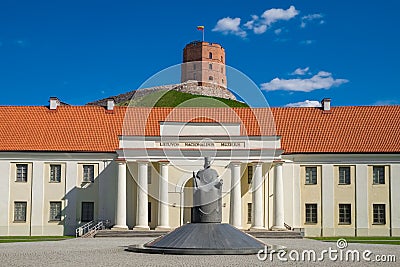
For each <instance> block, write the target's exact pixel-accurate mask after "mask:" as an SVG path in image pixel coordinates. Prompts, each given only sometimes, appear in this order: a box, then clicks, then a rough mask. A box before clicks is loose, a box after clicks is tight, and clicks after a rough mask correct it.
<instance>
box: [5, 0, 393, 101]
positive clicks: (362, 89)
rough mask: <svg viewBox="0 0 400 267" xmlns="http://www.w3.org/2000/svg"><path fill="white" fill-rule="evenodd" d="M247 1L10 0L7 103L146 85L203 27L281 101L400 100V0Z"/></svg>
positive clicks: (84, 97)
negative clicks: (329, 99) (235, 2)
mask: <svg viewBox="0 0 400 267" xmlns="http://www.w3.org/2000/svg"><path fill="white" fill-rule="evenodd" d="M238 3H240V4H234V1H225V0H220V1H201V2H194V1H175V2H172V1H151V0H148V1H140V2H139V1H119V0H114V1H101V0H100V1H74V0H71V1H60V0H52V1H22V0H21V1H18V0H2V1H1V2H0V90H1V98H0V105H46V104H47V101H48V98H49V97H50V96H57V97H59V98H60V99H61V100H62V101H65V102H67V103H70V104H74V105H81V104H85V103H87V102H90V101H93V100H96V99H99V98H104V97H107V96H110V95H115V94H119V93H123V92H126V91H130V90H133V89H136V88H138V87H139V86H140V85H141V84H142V83H143V82H144V81H146V80H147V79H148V78H149V77H150V76H152V75H153V74H155V73H157V72H158V71H160V70H162V69H164V68H166V67H168V66H171V65H174V64H178V63H180V61H181V60H182V49H183V47H184V46H185V44H187V43H189V42H190V41H193V40H197V39H201V33H200V32H199V31H197V30H196V26H197V25H204V26H205V36H206V41H210V42H218V43H220V44H222V45H223V47H224V48H225V50H226V54H227V58H226V61H227V64H228V65H230V66H232V67H234V68H236V69H238V70H240V71H242V72H243V73H245V74H246V75H248V76H249V77H250V78H251V79H252V80H253V81H254V82H255V83H256V84H257V85H258V86H260V88H262V89H263V93H264V95H265V96H266V98H267V100H268V102H269V104H270V105H271V106H285V105H304V103H303V104H298V103H301V102H305V104H306V105H315V104H316V102H313V101H319V100H321V99H322V98H324V97H330V98H332V105H333V106H344V105H378V104H400V90H399V89H400V88H399V87H400V85H399V82H398V81H397V79H398V75H399V73H400V49H399V48H400V40H399V38H400V16H398V10H399V8H400V2H399V1H395V0H389V1H360V0H355V1H342V0H337V1H304V0H303V1H285V0H270V1H266V0H265V1H260V0H257V1H251V0H248V1H238ZM228 82H229V81H228ZM307 100H308V102H306V101H307ZM295 103H297V104H295Z"/></svg>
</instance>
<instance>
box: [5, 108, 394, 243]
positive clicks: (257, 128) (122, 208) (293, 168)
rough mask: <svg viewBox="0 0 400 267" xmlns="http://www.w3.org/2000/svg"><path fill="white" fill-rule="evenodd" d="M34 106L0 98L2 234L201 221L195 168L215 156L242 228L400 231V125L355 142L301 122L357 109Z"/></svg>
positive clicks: (232, 217)
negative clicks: (195, 210) (22, 126)
mask: <svg viewBox="0 0 400 267" xmlns="http://www.w3.org/2000/svg"><path fill="white" fill-rule="evenodd" d="M33 109H34V110H33V111H32V110H29V109H28V108H27V109H24V110H21V109H18V108H13V107H0V113H1V114H2V115H0V116H3V117H2V119H4V120H3V121H6V122H5V124H7V125H2V128H1V130H2V131H0V134H1V135H3V136H2V138H3V139H2V140H6V141H5V142H3V144H2V145H1V152H0V173H1V175H0V211H1V212H0V235H14V236H23V235H74V234H75V229H76V228H77V227H79V226H80V225H82V224H84V223H86V222H89V221H93V220H109V221H110V222H111V225H112V226H113V228H114V229H133V230H138V231H140V230H149V229H173V228H176V227H179V226H180V225H182V224H185V223H188V222H190V220H191V206H192V204H193V198H192V189H191V187H192V186H193V185H192V180H191V177H192V175H193V172H195V171H198V170H199V169H200V168H202V164H203V161H202V158H203V156H211V157H212V159H213V163H212V167H213V168H214V169H216V170H217V172H218V173H219V174H220V176H221V178H222V179H223V181H224V183H223V199H222V203H223V212H222V215H223V222H225V223H230V224H232V225H234V226H235V227H237V228H240V229H244V230H247V229H254V230H277V231H279V230H288V229H303V230H304V233H305V235H306V236H399V235H400V196H399V194H396V192H397V191H398V190H399V189H400V177H399V176H400V156H399V152H400V150H397V149H398V148H397V141H396V140H392V139H393V136H396V134H399V133H400V130H399V129H398V127H397V126H392V129H391V131H390V133H388V131H386V130H384V131H382V134H384V135H385V137H384V138H381V137H380V136H379V137H377V136H378V135H376V134H375V133H374V132H372V130H371V132H370V133H368V132H367V133H365V131H368V130H369V128H368V127H370V126H366V125H367V124H362V123H361V122H358V125H356V126H357V128H363V127H364V128H363V129H362V131H363V132H364V136H369V137H370V138H369V139H367V140H365V141H364V143H361V144H360V142H355V143H351V141H349V140H352V138H364V137H363V136H361V137H360V136H358V137H354V136H353V135H354V132H352V128H351V126H346V127H349V128H346V129H341V130H340V132H345V133H347V134H348V135H349V136H347V137H343V136H341V135H336V134H337V132H335V131H334V132H329V131H327V130H326V129H327V127H322V128H314V129H312V130H310V132H307V129H305V128H304V127H302V126H301V125H302V123H303V122H304V121H302V120H307V121H308V122H309V121H316V120H318V125H319V123H322V124H323V126H326V125H330V124H332V123H333V122H334V121H338V120H339V121H340V120H342V116H341V115H340V114H342V113H349V114H350V115H352V114H353V113H354V114H358V113H360V110H358V109H355V111H354V110H352V109H350V108H347V109H346V108H337V109H332V110H331V112H332V113H330V114H324V110H320V109H318V108H306V109H302V108H288V109H285V108H283V109H276V110H274V109H272V112H271V111H270V110H267V109H256V110H251V109H236V110H234V112H233V113H232V110H231V111H229V112H228V113H229V114H231V113H232V114H235V116H232V115H229V114H226V113H224V112H225V111H224V110H218V111H217V112H216V111H215V109H211V108H198V109H185V108H181V109H179V110H178V111H177V110H176V109H162V108H161V109H152V110H149V109H146V110H145V111H144V109H143V108H136V109H135V108H134V110H133V112H132V114H131V116H129V115H128V116H127V115H126V114H127V113H129V112H127V109H126V108H121V107H111V108H110V109H108V110H107V109H104V108H102V107H90V106H86V107H67V106H65V107H64V106H56V107H55V110H49V109H48V108H47V107H37V108H36V107H34V108H33ZM345 109H346V110H345ZM397 109H399V108H398V107H381V110H380V111H381V112H386V113H391V114H392V113H393V112H397ZM32 112H33V113H35V116H33V117H34V119H32V117H31V116H28V115H29V114H32ZM174 112H175V113H176V114H175V115H174V114H173V113H174ZM210 112H211V113H210ZM352 112H353V113H352ZM362 112H365V114H369V113H368V112H371V113H375V112H376V110H371V111H368V110H367V111H365V110H364V108H362ZM261 113H262V114H264V113H267V115H262V116H260V114H261ZM9 114H13V116H14V117H12V116H11V117H10V115H9ZM143 114H147V115H146V116H142V115H143ZM171 114H172V115H171ZM251 114H255V115H254V116H253V117H254V118H253V117H252V116H251ZM363 114H364V113H363ZM270 115H271V117H270ZM329 116H330V117H329ZM346 116H347V115H346ZM363 116H364V115H363ZM371 116H375V115H374V114H372V115H371ZM28 117H29V118H28ZM189 117H190V118H189ZM350 117H351V116H350ZM25 118H26V125H27V129H26V131H25V132H23V134H22V135H19V136H18V135H17V134H16V132H17V131H18V127H17V126H18V123H17V122H18V121H19V122H21V120H25ZM204 118H205V119H204ZM271 118H273V119H274V120H273V123H275V124H276V129H273V130H271V129H270V127H269V126H271V123H272V120H270V119H271ZM353 118H354V117H353ZM396 119H397V120H399V119H398V118H396ZM65 120H68V121H67V122H65ZM367 121H371V120H370V119H368V118H367ZM63 123H64V124H63ZM327 123H328V124H327ZM382 123H385V122H382ZM294 124H300V126H298V125H297V126H293V125H294ZM316 124H317V123H316ZM48 125H63V127H61V129H60V128H58V129H49V127H48ZM78 125H83V126H78ZM340 125H342V127H345V126H343V125H348V124H347V123H344V122H342V124H340ZM387 125H390V122H388V123H387ZM336 126H337V125H336ZM388 127H389V126H388ZM4 129H8V132H6V131H5V130H4ZM299 129H300V130H299ZM360 131H361V130H360ZM297 132H299V133H297ZM290 133H292V134H293V136H292V135H290ZM329 134H330V136H328V135H329ZM42 135H43V136H42ZM315 136H317V137H315ZM322 136H323V137H324V138H322ZM296 138H297V139H296ZM299 138H300V139H302V140H301V141H298V139H299ZM313 138H317V139H318V140H319V141H318V142H317V141H315V139H313ZM335 138H336V139H335ZM337 138H341V139H340V142H337ZM111 139H112V140H111ZM335 140H336V141H335ZM374 140H375V141H376V140H378V141H379V142H372V141H374ZM300 142H302V143H301V144H299V143H300ZM313 142H314V143H313ZM335 142H337V144H335ZM385 142H386V143H385ZM387 142H388V143H387ZM332 143H334V144H333V146H332V147H333V148H330V145H331V144H332ZM304 144H306V145H304ZM379 146H380V148H379ZM80 147H81V148H82V149H80ZM335 147H337V149H338V150H337V151H335ZM388 147H389V149H388ZM313 148H314V149H315V151H313ZM361 148H362V149H364V151H360V150H362V149H361ZM365 148H366V149H365ZM368 148H369V150H368ZM346 149H347V150H346ZM300 150H302V151H300ZM379 150H381V151H379Z"/></svg>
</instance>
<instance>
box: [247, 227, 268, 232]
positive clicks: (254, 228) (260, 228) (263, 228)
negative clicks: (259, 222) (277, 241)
mask: <svg viewBox="0 0 400 267" xmlns="http://www.w3.org/2000/svg"><path fill="white" fill-rule="evenodd" d="M249 230H250V231H254V232H256V231H265V230H266V229H265V227H263V226H252V227H250V229H249Z"/></svg>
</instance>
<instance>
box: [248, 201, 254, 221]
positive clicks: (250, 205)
mask: <svg viewBox="0 0 400 267" xmlns="http://www.w3.org/2000/svg"><path fill="white" fill-rule="evenodd" d="M252 206H253V205H252V204H251V203H247V223H251V217H252V216H251V215H252Z"/></svg>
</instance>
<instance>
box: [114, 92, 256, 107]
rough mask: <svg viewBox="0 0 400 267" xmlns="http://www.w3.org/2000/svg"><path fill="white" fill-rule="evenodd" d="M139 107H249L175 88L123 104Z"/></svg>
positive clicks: (236, 102)
mask: <svg viewBox="0 0 400 267" xmlns="http://www.w3.org/2000/svg"><path fill="white" fill-rule="evenodd" d="M128 104H129V105H130V106H137V107H178V106H179V107H248V106H247V104H245V103H242V102H239V101H236V100H229V99H225V98H219V97H211V96H201V95H192V94H188V93H183V92H178V91H175V90H170V91H159V92H155V93H151V94H148V95H146V96H144V97H141V98H138V99H134V100H133V101H131V102H130V103H129V102H123V103H120V104H119V105H121V106H127V105H128Z"/></svg>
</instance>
